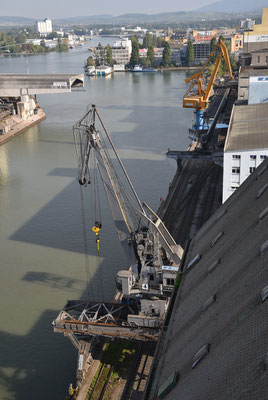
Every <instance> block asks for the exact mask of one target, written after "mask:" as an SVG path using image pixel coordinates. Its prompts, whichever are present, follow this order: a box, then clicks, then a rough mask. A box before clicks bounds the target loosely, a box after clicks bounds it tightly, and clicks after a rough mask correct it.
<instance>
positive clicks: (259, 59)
mask: <svg viewBox="0 0 268 400" xmlns="http://www.w3.org/2000/svg"><path fill="white" fill-rule="evenodd" d="M257 58H258V61H257V63H258V64H260V62H261V56H257ZM265 61H266V64H268V56H266V57H265Z"/></svg>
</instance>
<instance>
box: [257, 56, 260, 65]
mask: <svg viewBox="0 0 268 400" xmlns="http://www.w3.org/2000/svg"><path fill="white" fill-rule="evenodd" d="M257 59H258V61H257V63H258V64H260V62H261V57H260V56H258V57H257Z"/></svg>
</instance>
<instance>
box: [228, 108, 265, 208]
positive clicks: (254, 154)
mask: <svg viewBox="0 0 268 400" xmlns="http://www.w3.org/2000/svg"><path fill="white" fill-rule="evenodd" d="M267 114H268V104H252V105H244V106H243V105H238V106H234V108H233V111H232V116H231V120H230V125H229V128H228V133H227V138H226V142H225V147H224V162H223V165H224V168H223V199H222V200H223V203H224V202H225V201H226V200H227V199H228V198H229V197H230V196H231V194H232V193H233V192H234V191H235V190H236V189H237V188H238V187H239V186H240V185H241V184H242V183H243V182H244V181H245V180H246V179H247V178H248V177H249V175H250V174H251V173H252V172H254V171H255V169H256V168H257V167H258V166H259V165H260V164H261V163H262V162H263V161H264V160H265V159H266V158H267V157H268V126H267Z"/></svg>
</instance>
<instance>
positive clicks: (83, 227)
mask: <svg viewBox="0 0 268 400" xmlns="http://www.w3.org/2000/svg"><path fill="white" fill-rule="evenodd" d="M80 203H81V218H82V232H83V239H84V254H85V269H86V279H87V295H88V299H90V297H91V299H92V300H93V301H94V294H93V290H92V283H91V273H90V266H89V257H88V253H89V252H88V245H87V229H86V224H85V206H84V197H83V189H82V186H81V185H80Z"/></svg>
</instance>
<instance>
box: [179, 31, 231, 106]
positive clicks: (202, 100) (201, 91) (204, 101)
mask: <svg viewBox="0 0 268 400" xmlns="http://www.w3.org/2000/svg"><path fill="white" fill-rule="evenodd" d="M218 48H220V50H221V51H220V54H219V55H218V56H217V58H216V63H215V66H214V70H213V72H212V74H211V77H210V80H209V82H208V84H207V86H206V87H205V84H204V72H205V70H206V68H207V66H208V64H209V62H210V60H211V58H212V57H213V56H214V55H215V53H216V51H217V49H218ZM222 57H224V59H225V62H226V65H227V68H228V73H229V76H230V79H233V74H232V68H231V64H230V60H229V55H228V49H227V47H226V45H225V44H224V43H223V41H222V40H221V39H219V41H218V43H216V44H215V46H214V49H213V51H212V53H211V54H210V55H209V57H208V59H207V61H206V63H205V65H204V66H203V68H202V70H201V71H200V72H198V73H196V74H195V75H193V76H191V77H190V78H188V79H185V82H186V83H190V82H191V85H190V87H189V89H188V90H187V92H186V93H185V95H184V96H183V107H185V108H195V109H196V111H202V110H204V109H205V108H207V106H208V103H209V97H210V94H211V90H212V88H213V83H214V81H215V78H216V76H217V73H218V70H219V66H220V64H221V60H222ZM196 86H197V89H195V87H196Z"/></svg>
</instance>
